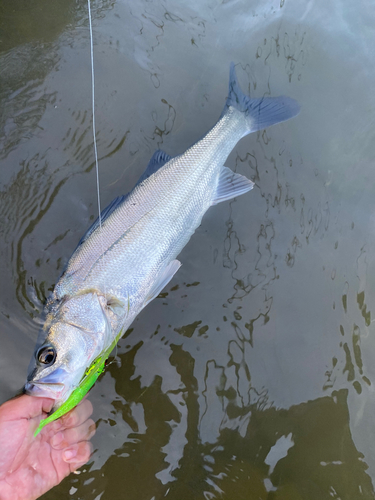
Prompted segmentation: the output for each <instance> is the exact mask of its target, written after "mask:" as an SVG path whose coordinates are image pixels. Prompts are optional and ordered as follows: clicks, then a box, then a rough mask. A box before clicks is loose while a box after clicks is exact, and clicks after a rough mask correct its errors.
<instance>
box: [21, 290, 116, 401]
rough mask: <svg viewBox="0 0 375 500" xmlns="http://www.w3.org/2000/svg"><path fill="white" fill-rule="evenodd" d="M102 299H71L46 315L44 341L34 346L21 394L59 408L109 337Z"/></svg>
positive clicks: (93, 295) (91, 297) (108, 324)
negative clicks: (50, 401)
mask: <svg viewBox="0 0 375 500" xmlns="http://www.w3.org/2000/svg"><path fill="white" fill-rule="evenodd" d="M102 303H103V300H102V299H101V297H98V296H97V295H96V294H93V293H89V294H85V295H80V296H78V297H74V298H71V299H70V300H67V301H65V302H64V304H62V305H61V306H60V307H59V308H58V309H55V310H54V311H53V313H52V314H50V315H49V316H47V320H46V324H45V325H44V330H45V331H46V333H47V336H46V337H45V340H44V342H42V344H41V345H38V344H37V347H36V349H35V352H34V356H33V358H32V361H31V363H30V367H29V374H28V377H27V382H26V384H25V392H26V393H27V394H29V395H31V396H36V397H47V398H51V399H54V400H55V403H54V406H53V410H56V409H57V408H58V407H59V406H61V405H62V404H63V403H64V402H65V401H66V400H67V399H68V398H69V396H70V395H71V394H72V392H73V391H74V389H76V388H77V387H78V385H79V383H80V381H81V380H82V378H83V376H84V374H85V371H86V370H87V368H88V367H89V366H90V365H91V363H92V362H93V361H94V360H95V359H96V358H97V357H98V356H99V355H100V354H101V352H102V351H103V350H104V349H105V348H106V347H107V344H108V343H109V341H110V338H111V326H110V322H109V321H108V318H107V315H106V313H105V309H104V307H103V305H102Z"/></svg>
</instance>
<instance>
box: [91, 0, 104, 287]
mask: <svg viewBox="0 0 375 500" xmlns="http://www.w3.org/2000/svg"><path fill="white" fill-rule="evenodd" d="M87 6H88V15H89V26H90V53H91V94H92V135H93V139H94V152H95V171H96V190H97V196H98V210H99V230H100V233H101V232H102V209H101V205H100V184H99V162H98V148H97V146H96V124H95V73H94V42H93V36H92V23H91V6H90V0H87ZM100 245H101V249H102V259H101V260H102V265H104V246H103V236H102V235H101V237H100ZM104 293H106V286H105V284H104Z"/></svg>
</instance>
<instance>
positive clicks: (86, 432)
mask: <svg viewBox="0 0 375 500" xmlns="http://www.w3.org/2000/svg"><path fill="white" fill-rule="evenodd" d="M95 432H96V425H95V422H94V421H93V420H92V419H91V418H90V419H88V420H86V421H85V422H83V424H81V425H78V426H77V427H69V428H68V429H65V430H63V431H60V432H58V433H57V434H55V435H54V436H53V437H52V438H51V446H52V447H53V448H55V450H63V449H64V448H67V447H68V446H70V445H73V444H75V443H79V442H80V441H88V440H89V439H91V438H92V436H93V435H94V434H95Z"/></svg>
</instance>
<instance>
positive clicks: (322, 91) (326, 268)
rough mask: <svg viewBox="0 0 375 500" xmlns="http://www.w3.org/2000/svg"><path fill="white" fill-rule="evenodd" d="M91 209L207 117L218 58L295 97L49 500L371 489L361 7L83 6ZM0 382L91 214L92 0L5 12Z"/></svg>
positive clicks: (373, 100)
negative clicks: (250, 185)
mask: <svg viewBox="0 0 375 500" xmlns="http://www.w3.org/2000/svg"><path fill="white" fill-rule="evenodd" d="M92 10H93V26H94V40H95V47H94V51H95V71H96V113H97V140H98V151H99V157H100V163H99V165H100V183H101V198H102V203H103V206H104V205H105V204H108V203H109V202H110V201H111V200H112V199H113V198H114V197H115V196H118V195H119V194H123V193H126V192H127V191H129V190H130V189H131V188H132V187H133V185H134V184H135V182H136V180H137V178H138V177H139V176H140V174H141V173H142V172H143V170H144V168H145V166H146V165H147V163H148V160H149V158H150V157H151V156H152V154H153V152H154V151H155V150H156V149H157V148H162V149H163V150H165V151H166V152H167V153H168V154H170V155H172V156H173V155H177V154H180V153H181V152H183V151H184V150H185V149H186V148H187V147H188V146H189V145H190V144H192V143H193V142H195V141H196V140H197V139H199V138H200V137H201V136H202V135H203V134H204V133H205V132H206V131H207V130H208V129H209V128H210V127H211V126H212V125H213V124H214V123H215V122H216V120H217V119H218V117H219V116H220V113H221V110H222V107H223V104H224V102H225V97H226V94H227V83H228V72H229V63H230V61H234V62H235V64H236V65H237V67H236V68H237V74H238V77H239V80H240V82H241V85H242V87H243V88H244V89H246V91H247V92H248V93H249V94H251V95H252V96H254V97H260V96H262V95H272V96H276V95H280V94H285V95H289V96H291V97H294V98H296V99H297V100H298V101H299V102H300V104H301V106H302V112H301V114H300V115H299V117H297V118H296V119H294V120H291V121H288V122H286V123H284V124H280V125H278V126H275V127H272V128H270V129H268V130H267V131H261V132H259V133H256V134H253V135H251V136H248V137H246V138H244V139H243V140H242V141H241V142H240V143H239V144H238V145H237V147H236V148H235V149H234V151H233V152H232V154H231V155H230V157H229V159H228V161H227V166H229V167H230V168H232V169H233V170H236V171H238V172H240V173H242V174H244V175H246V176H248V177H249V178H251V179H252V180H253V181H254V182H255V184H256V187H255V188H254V190H253V191H251V192H250V193H249V194H246V195H244V196H241V197H239V198H237V199H235V200H233V201H231V202H226V203H222V204H220V205H218V206H216V207H214V208H212V209H211V210H210V211H209V212H208V213H207V215H206V216H205V217H204V219H203V222H202V225H201V226H200V228H199V229H198V230H197V232H196V234H195V235H194V237H193V238H192V240H191V241H190V243H189V245H188V246H187V247H186V248H185V249H184V251H183V252H182V253H181V255H180V257H179V259H180V260H181V262H182V263H183V266H182V268H181V269H180V270H179V272H178V273H177V275H176V276H175V277H174V279H173V281H172V282H171V283H170V284H169V285H168V286H167V288H166V289H165V290H164V292H163V293H162V294H161V295H160V296H159V297H158V298H157V299H156V300H155V301H153V302H152V303H151V304H150V305H149V306H148V307H147V308H146V309H145V310H144V311H143V312H142V313H141V315H140V316H139V317H138V318H137V320H136V321H135V323H134V324H133V325H132V329H131V330H130V331H129V332H127V334H126V336H125V338H123V339H122V340H121V341H120V343H119V348H118V350H117V353H116V356H115V357H114V362H113V363H112V364H111V365H110V366H109V367H108V369H107V371H106V373H105V374H104V375H103V376H102V378H101V380H100V381H99V382H98V383H97V384H96V386H95V388H94V389H93V390H92V392H91V395H90V399H91V401H92V402H93V404H94V408H95V418H96V419H97V421H98V431H97V434H96V436H95V438H94V439H93V443H94V447H95V453H94V455H93V457H92V460H91V462H90V463H89V464H88V465H87V466H86V467H84V468H83V470H82V472H81V474H80V475H72V476H71V477H69V478H67V479H66V480H65V481H63V483H62V484H61V485H59V486H58V487H57V488H55V489H54V490H53V491H51V492H49V493H47V494H46V495H45V497H44V498H46V499H54V500H55V499H66V498H72V499H85V500H87V499H92V500H94V499H103V500H105V499H111V500H116V499H134V500H151V499H155V500H157V499H161V498H168V499H171V500H184V499H186V500H188V499H189V500H193V499H214V498H228V499H233V500H242V499H244V500H245V499H269V500H271V499H278V500H281V499H288V500H294V499H304V500H305V499H314V500H315V499H316V500H324V499H332V498H341V499H348V500H349V499H350V500H353V499H357V498H358V499H359V498H361V499H362V498H363V499H373V498H375V494H374V481H375V458H374V457H375V438H374V432H373V425H374V424H373V415H374V412H375V399H374V384H375V368H374V366H375V365H374V363H373V360H374V357H375V341H374V328H373V326H372V304H373V303H374V299H375V283H374V275H375V273H374V271H375V269H374V268H375V258H374V253H373V247H374V239H375V236H374V235H375V231H374V216H373V214H374V207H375V198H374V195H373V192H374V171H375V170H374V169H375V162H374V157H375V146H374V144H375V141H374V135H375V133H374V112H375V97H374V94H373V92H372V89H373V88H374V84H375V71H374V69H373V68H374V67H375V65H374V55H373V39H374V26H375V19H374V13H373V10H370V7H366V6H364V5H360V4H358V5H357V4H353V3H352V2H349V1H347V0H345V1H341V2H339V1H333V2H330V3H329V4H327V3H326V2H324V1H322V0H321V1H315V2H313V1H309V2H307V3H304V2H303V3H302V2H297V0H285V1H284V0H282V1H281V2H272V1H267V2H265V1H252V2H245V1H242V0H238V1H227V2H219V1H214V0H212V1H206V2H200V1H192V2H189V4H186V5H185V4H184V3H182V2H179V1H178V0H170V1H167V2H164V3H160V2H152V1H145V0H142V1H138V2H129V1H125V0H117V1H110V0H107V1H106V0H101V1H99V0H98V1H95V2H92ZM0 51H1V52H0V71H1V75H0V77H1V80H0V100H1V110H2V113H1V116H0V144H1V150H0V161H1V174H0V182H1V186H0V234H1V242H0V245H1V264H0V280H1V284H2V287H1V292H0V293H1V298H0V311H1V315H0V331H1V339H0V341H1V351H0V376H1V380H2V384H1V388H0V400H1V401H4V400H5V399H7V398H9V397H11V396H12V395H13V394H14V393H15V392H16V391H17V390H18V389H19V388H20V387H21V386H22V384H23V383H24V380H25V377H26V372H27V366H28V363H29V359H30V356H31V353H32V352H33V348H34V343H35V339H36V336H37V333H38V329H39V315H40V312H41V310H42V306H43V302H44V301H45V298H46V296H47V295H48V293H49V290H51V289H52V287H53V284H54V283H55V282H56V280H57V278H58V276H59V274H60V273H61V271H62V269H63V267H64V265H65V264H66V262H67V260H68V258H69V256H70V255H71V253H72V251H73V250H74V248H75V246H76V244H77V242H78V241H79V239H80V237H81V236H82V234H83V233H84V231H85V230H86V228H87V227H88V226H89V225H90V223H91V221H92V220H93V219H94V218H96V216H97V205H96V185H95V172H94V156H93V144H92V134H91V93H90V92H91V83H90V71H91V69H90V52H89V32H88V19H87V5H86V2H85V1H82V0H80V1H76V2H74V1H72V0H64V1H61V0H60V1H58V2H57V1H53V2H52V1H51V0H48V1H47V0H34V1H30V2H28V4H27V6H25V4H24V2H18V1H15V2H11V3H8V4H6V3H4V2H3V4H2V6H1V7H0Z"/></svg>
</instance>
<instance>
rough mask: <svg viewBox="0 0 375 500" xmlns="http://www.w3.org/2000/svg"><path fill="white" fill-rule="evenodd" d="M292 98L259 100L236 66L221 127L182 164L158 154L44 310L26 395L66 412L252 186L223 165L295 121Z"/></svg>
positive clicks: (89, 238)
mask: <svg viewBox="0 0 375 500" xmlns="http://www.w3.org/2000/svg"><path fill="white" fill-rule="evenodd" d="M298 111H299V106H298V104H297V103H296V101H294V100H293V99H290V98H287V97H281V98H264V99H250V98H248V97H247V96H245V95H244V94H243V93H242V91H241V89H240V87H239V85H238V83H237V80H236V75H235V71H234V66H233V65H232V66H231V72H230V83H229V97H228V100H227V102H226V106H225V108H224V111H223V113H222V116H221V118H220V119H219V121H218V122H217V123H216V125H215V126H214V127H213V128H212V129H211V130H210V131H209V132H208V133H207V135H206V136H205V137H203V139H201V140H200V141H198V142H197V143H195V144H194V145H193V146H191V147H190V148H189V149H188V150H187V151H186V152H185V153H184V154H182V155H180V156H177V157H175V158H170V157H168V156H167V155H166V154H165V153H163V152H161V151H158V152H156V153H155V154H154V156H153V158H152V159H151V161H150V164H149V166H148V169H147V170H146V172H145V174H144V175H143V176H142V178H141V179H140V181H139V182H138V184H137V185H136V187H135V188H134V189H133V191H131V193H129V195H127V196H126V197H119V198H118V199H116V200H114V202H113V203H112V204H111V205H110V206H109V207H108V208H107V209H106V210H105V211H103V221H102V224H101V227H100V225H99V223H98V222H96V223H94V225H93V227H92V228H90V229H89V230H88V232H87V233H86V235H85V236H84V237H83V239H82V240H81V242H80V244H79V245H78V247H77V249H76V250H75V252H74V253H73V255H72V257H71V258H70V260H69V262H68V265H67V267H66V269H65V271H64V273H63V275H62V276H61V277H60V279H59V280H58V282H57V284H56V286H55V288H54V291H53V292H52V294H51V296H50V298H49V299H48V302H47V304H46V307H45V315H46V320H45V323H44V326H43V334H42V340H43V342H42V345H41V346H37V349H36V352H35V356H34V359H35V362H33V363H32V365H31V368H30V373H29V376H28V382H27V384H26V386H25V388H26V391H27V392H29V393H30V394H34V395H36V396H39V395H40V396H49V397H52V398H54V399H55V400H56V401H55V408H57V407H58V406H60V405H61V404H62V402H64V401H65V400H66V399H67V398H68V396H69V395H70V394H71V392H72V391H73V389H74V388H75V387H76V386H77V385H78V383H79V381H80V379H81V378H82V376H83V374H84V372H85V370H86V368H87V367H88V366H89V365H90V364H91V362H92V361H93V360H94V359H95V358H96V357H97V356H98V355H99V354H100V353H101V352H103V351H104V350H105V349H106V348H108V346H110V345H111V343H112V342H113V341H114V340H115V339H116V338H117V337H118V336H119V334H120V332H121V331H123V332H125V331H126V329H127V328H128V327H129V326H130V324H131V323H132V321H133V320H134V318H135V317H136V316H137V315H138V314H139V312H140V311H141V310H142V309H143V308H144V307H145V306H146V305H147V304H148V303H149V302H150V301H151V300H152V299H153V298H155V297H156V296H157V295H158V294H159V293H160V292H161V290H162V289H163V288H164V286H165V285H166V284H167V283H168V282H169V281H170V280H171V279H172V277H173V275H174V274H175V273H176V272H177V270H178V268H179V267H180V265H181V264H180V262H179V261H178V260H176V257H177V255H178V254H179V253H180V251H181V250H182V248H183V247H184V246H185V245H186V244H187V242H188V241H189V239H190V237H191V236H192V234H193V233H194V231H195V230H196V228H197V227H198V226H199V225H200V223H201V220H202V217H203V215H204V213H205V212H206V211H207V210H208V208H209V207H210V206H212V205H214V204H216V203H219V202H221V201H225V200H228V199H231V198H233V197H234V196H238V195H240V194H243V193H245V192H247V191H249V190H250V189H252V187H253V183H252V182H251V181H250V180H248V179H247V178H245V177H243V176H241V175H239V174H235V173H234V172H232V171H231V170H229V169H228V168H226V167H224V163H225V161H226V159H227V157H228V155H229V153H230V152H231V151H232V149H233V148H234V146H235V145H236V144H237V142H238V141H239V140H240V139H241V138H242V137H243V136H245V135H247V134H248V133H250V132H254V131H256V130H260V129H262V128H265V127H266V126H268V125H272V124H274V123H278V122H280V121H284V120H287V119H289V118H291V117H293V116H295V115H296V114H297V113H298Z"/></svg>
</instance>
